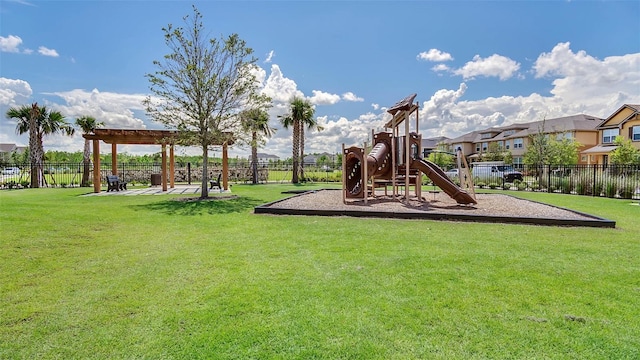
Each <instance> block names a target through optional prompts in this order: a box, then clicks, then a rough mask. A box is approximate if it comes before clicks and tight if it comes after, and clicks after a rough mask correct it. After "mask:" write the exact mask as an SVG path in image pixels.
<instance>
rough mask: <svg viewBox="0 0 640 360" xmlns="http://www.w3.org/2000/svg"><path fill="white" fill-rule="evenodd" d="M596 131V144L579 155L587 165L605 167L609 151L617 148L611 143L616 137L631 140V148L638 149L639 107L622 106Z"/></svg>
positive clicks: (639, 139)
mask: <svg viewBox="0 0 640 360" xmlns="http://www.w3.org/2000/svg"><path fill="white" fill-rule="evenodd" d="M597 130H598V142H597V144H595V145H594V146H592V147H589V148H588V149H585V150H583V151H582V152H581V153H580V157H581V158H583V159H584V160H586V161H587V163H588V164H598V165H607V164H608V163H609V155H610V153H611V151H613V150H614V149H616V148H617V146H615V145H614V143H613V142H614V140H615V138H616V137H618V136H622V137H623V138H625V139H631V143H632V144H633V146H635V147H636V148H638V149H640V105H630V104H624V105H622V106H621V107H620V108H619V109H618V110H616V111H615V112H614V113H613V114H611V115H610V116H609V117H608V118H606V119H604V120H603V121H602V122H601V123H600V124H599V125H598V127H597Z"/></svg>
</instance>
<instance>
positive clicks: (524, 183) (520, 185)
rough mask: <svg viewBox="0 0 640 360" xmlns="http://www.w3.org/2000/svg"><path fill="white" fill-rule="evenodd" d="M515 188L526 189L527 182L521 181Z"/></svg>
mask: <svg viewBox="0 0 640 360" xmlns="http://www.w3.org/2000/svg"><path fill="white" fill-rule="evenodd" d="M517 188H518V190H519V191H524V190H527V183H526V182H524V181H522V182H520V183H519V184H518V185H517Z"/></svg>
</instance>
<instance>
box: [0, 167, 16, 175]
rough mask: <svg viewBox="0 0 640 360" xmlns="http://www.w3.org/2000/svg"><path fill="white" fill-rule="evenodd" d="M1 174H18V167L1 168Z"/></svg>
mask: <svg viewBox="0 0 640 360" xmlns="http://www.w3.org/2000/svg"><path fill="white" fill-rule="evenodd" d="M2 175H20V168H17V167H8V168H4V170H2Z"/></svg>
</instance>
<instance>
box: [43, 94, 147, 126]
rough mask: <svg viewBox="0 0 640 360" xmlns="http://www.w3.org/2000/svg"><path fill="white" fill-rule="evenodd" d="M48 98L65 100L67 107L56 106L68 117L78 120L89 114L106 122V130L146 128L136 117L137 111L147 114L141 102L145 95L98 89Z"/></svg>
mask: <svg viewBox="0 0 640 360" xmlns="http://www.w3.org/2000/svg"><path fill="white" fill-rule="evenodd" d="M49 95H55V96H57V97H59V98H61V99H62V100H64V105H56V106H55V107H56V110H59V111H61V112H62V113H63V114H65V116H67V117H68V118H72V119H75V118H77V117H80V116H83V115H88V116H93V117H95V118H96V120H97V121H101V122H103V123H104V124H105V127H107V128H121V129H144V128H146V125H145V122H144V121H143V119H142V118H141V117H138V116H137V115H136V114H135V112H138V113H142V112H143V111H144V107H143V105H142V101H143V100H144V98H145V97H146V95H143V94H118V93H112V92H100V91H98V89H93V90H92V91H90V92H89V91H86V90H81V89H75V90H71V91H64V92H56V93H52V94H49Z"/></svg>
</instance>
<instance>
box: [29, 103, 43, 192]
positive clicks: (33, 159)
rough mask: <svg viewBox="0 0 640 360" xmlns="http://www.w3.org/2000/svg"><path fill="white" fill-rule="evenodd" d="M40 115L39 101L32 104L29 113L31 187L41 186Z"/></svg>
mask: <svg viewBox="0 0 640 360" xmlns="http://www.w3.org/2000/svg"><path fill="white" fill-rule="evenodd" d="M39 115H40V111H39V108H38V103H33V104H32V105H31V113H30V114H29V162H30V163H31V185H30V186H31V187H32V188H38V187H40V180H39V179H40V176H39V174H40V172H39V170H38V163H39V162H40V159H42V156H40V152H39V151H38V145H39V143H38V122H37V118H38V116H39Z"/></svg>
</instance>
